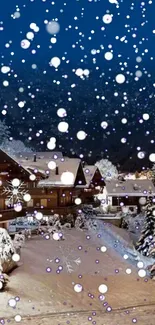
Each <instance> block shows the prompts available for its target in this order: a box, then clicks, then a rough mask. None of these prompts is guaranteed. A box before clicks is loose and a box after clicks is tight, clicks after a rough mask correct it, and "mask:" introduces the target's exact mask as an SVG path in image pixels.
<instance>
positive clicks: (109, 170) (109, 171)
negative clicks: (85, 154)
mask: <svg viewBox="0 0 155 325" xmlns="http://www.w3.org/2000/svg"><path fill="white" fill-rule="evenodd" d="M95 166H97V167H98V169H99V170H100V173H101V175H102V177H103V178H104V179H107V180H108V179H117V178H118V170H117V168H116V167H115V166H114V165H113V164H112V162H111V161H109V160H108V159H101V160H99V161H97V162H96V164H95Z"/></svg>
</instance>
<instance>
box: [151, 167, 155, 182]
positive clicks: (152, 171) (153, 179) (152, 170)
mask: <svg viewBox="0 0 155 325" xmlns="http://www.w3.org/2000/svg"><path fill="white" fill-rule="evenodd" d="M151 176H152V181H153V184H154V185H155V164H153V166H152V169H151Z"/></svg>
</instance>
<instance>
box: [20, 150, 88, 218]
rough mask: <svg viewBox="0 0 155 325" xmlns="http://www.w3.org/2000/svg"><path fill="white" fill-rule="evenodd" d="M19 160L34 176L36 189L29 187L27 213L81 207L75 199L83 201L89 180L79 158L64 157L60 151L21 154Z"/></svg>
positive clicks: (56, 211)
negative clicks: (83, 193)
mask: <svg viewBox="0 0 155 325" xmlns="http://www.w3.org/2000/svg"><path fill="white" fill-rule="evenodd" d="M17 159H18V161H19V163H20V164H21V165H22V166H24V168H26V169H27V170H28V171H30V172H31V173H32V174H33V175H35V180H34V182H33V188H30V189H29V193H30V195H31V200H30V201H29V202H28V204H27V211H28V212H30V211H34V210H37V211H38V210H41V211H42V212H43V213H50V214H51V213H60V214H61V213H62V214H65V213H72V211H74V210H75V207H76V208H78V205H77V206H76V202H77V203H78V204H79V203H80V202H81V203H83V202H82V192H83V188H84V187H85V185H86V179H85V176H84V172H83V168H82V163H81V160H80V159H76V158H68V157H63V155H62V153H59V152H57V153H55V152H52V153H51V152H37V153H29V154H27V153H21V154H20V155H18V156H17ZM76 199H79V200H76Z"/></svg>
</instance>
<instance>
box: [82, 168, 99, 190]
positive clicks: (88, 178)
mask: <svg viewBox="0 0 155 325" xmlns="http://www.w3.org/2000/svg"><path fill="white" fill-rule="evenodd" d="M97 169H98V168H97V166H95V165H85V167H84V168H83V170H84V175H85V179H86V187H88V186H89V185H90V183H91V181H92V179H93V177H94V174H95V172H96V170H97Z"/></svg>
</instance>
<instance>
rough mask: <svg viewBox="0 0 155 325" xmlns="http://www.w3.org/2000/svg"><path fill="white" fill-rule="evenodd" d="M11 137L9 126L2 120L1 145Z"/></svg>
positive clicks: (0, 124)
mask: <svg viewBox="0 0 155 325" xmlns="http://www.w3.org/2000/svg"><path fill="white" fill-rule="evenodd" d="M9 135H10V131H9V128H8V126H7V125H6V124H5V122H4V121H1V120H0V144H2V143H3V141H5V139H8V137H9Z"/></svg>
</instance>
